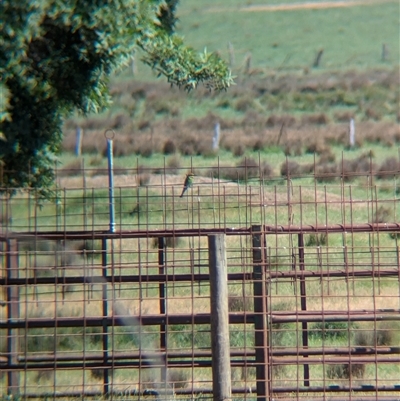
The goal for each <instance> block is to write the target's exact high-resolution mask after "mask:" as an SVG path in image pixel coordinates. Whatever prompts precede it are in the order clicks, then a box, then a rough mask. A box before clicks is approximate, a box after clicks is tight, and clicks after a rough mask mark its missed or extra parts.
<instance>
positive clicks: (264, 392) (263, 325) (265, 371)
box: [251, 226, 270, 400]
mask: <svg viewBox="0 0 400 401" xmlns="http://www.w3.org/2000/svg"><path fill="white" fill-rule="evenodd" d="M251 230H252V245H253V278H254V284H253V292H254V314H255V316H254V336H255V352H256V358H255V359H256V387H257V397H259V398H260V399H264V400H269V383H270V370H269V358H268V352H269V348H268V328H267V320H266V315H267V313H266V311H267V296H266V295H267V293H266V287H265V261H264V256H265V253H264V250H263V244H264V241H263V233H262V226H252V227H251Z"/></svg>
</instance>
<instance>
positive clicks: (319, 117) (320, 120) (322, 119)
mask: <svg viewBox="0 0 400 401" xmlns="http://www.w3.org/2000/svg"><path fill="white" fill-rule="evenodd" d="M301 121H302V123H303V124H313V125H325V124H328V123H329V118H328V116H327V115H326V114H325V113H319V114H309V115H306V116H304V117H303V118H302V120H301Z"/></svg>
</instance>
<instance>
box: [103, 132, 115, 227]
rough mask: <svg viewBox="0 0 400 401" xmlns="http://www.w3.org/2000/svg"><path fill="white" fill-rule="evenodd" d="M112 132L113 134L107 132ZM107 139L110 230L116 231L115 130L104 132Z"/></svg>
mask: <svg viewBox="0 0 400 401" xmlns="http://www.w3.org/2000/svg"><path fill="white" fill-rule="evenodd" d="M109 132H112V135H107V133H109ZM104 135H105V137H106V139H107V160H108V195H109V209H110V232H112V233H114V232H115V207H114V173H113V169H114V166H113V139H114V136H115V133H114V131H112V130H107V131H106V132H105V133H104Z"/></svg>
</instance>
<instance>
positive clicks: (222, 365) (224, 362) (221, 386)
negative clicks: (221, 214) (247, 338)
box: [208, 234, 232, 401]
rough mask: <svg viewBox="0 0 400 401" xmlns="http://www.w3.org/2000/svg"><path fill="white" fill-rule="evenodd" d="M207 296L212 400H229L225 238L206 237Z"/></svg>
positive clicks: (221, 235) (219, 235)
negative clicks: (208, 299)
mask: <svg viewBox="0 0 400 401" xmlns="http://www.w3.org/2000/svg"><path fill="white" fill-rule="evenodd" d="M208 252H209V257H208V260H209V270H210V293H211V294H210V296H211V352H212V376H213V399H214V401H223V400H230V399H231V397H232V388H231V364H230V344H229V312H228V272H227V263H226V249H225V235H224V234H216V235H209V236H208Z"/></svg>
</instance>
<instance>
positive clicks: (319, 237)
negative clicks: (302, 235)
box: [306, 233, 328, 246]
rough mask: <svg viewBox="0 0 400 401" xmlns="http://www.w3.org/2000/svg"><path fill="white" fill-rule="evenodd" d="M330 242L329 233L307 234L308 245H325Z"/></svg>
mask: <svg viewBox="0 0 400 401" xmlns="http://www.w3.org/2000/svg"><path fill="white" fill-rule="evenodd" d="M327 242H328V235H327V234H326V233H321V234H310V235H308V236H307V240H306V246H321V245H322V246H323V245H326V244H327Z"/></svg>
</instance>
